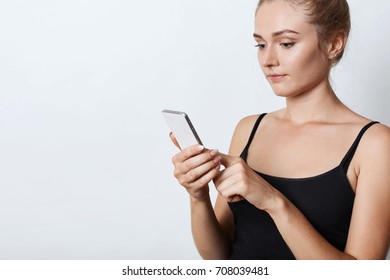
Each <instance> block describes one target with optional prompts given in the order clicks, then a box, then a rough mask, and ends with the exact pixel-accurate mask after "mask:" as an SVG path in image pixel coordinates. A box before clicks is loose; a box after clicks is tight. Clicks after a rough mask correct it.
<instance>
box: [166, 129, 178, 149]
mask: <svg viewBox="0 0 390 280" xmlns="http://www.w3.org/2000/svg"><path fill="white" fill-rule="evenodd" d="M169 137H170V138H171V140H172V142H173V144H175V146H176V147H178V148H179V149H180V150H181V148H180V145H179V142H177V140H176V137H175V136H174V135H173V133H172V132H170V133H169Z"/></svg>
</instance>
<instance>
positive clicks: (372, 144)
mask: <svg viewBox="0 0 390 280" xmlns="http://www.w3.org/2000/svg"><path fill="white" fill-rule="evenodd" d="M386 151H387V152H388V153H386ZM389 152H390V128H389V127H388V126H386V125H384V124H381V123H377V124H374V125H372V126H371V127H370V128H369V129H368V130H367V131H366V132H365V134H364V136H363V138H362V141H361V153H362V155H365V156H366V157H367V156H370V155H375V156H380V155H383V156H384V157H386V158H389V154H390V153H389Z"/></svg>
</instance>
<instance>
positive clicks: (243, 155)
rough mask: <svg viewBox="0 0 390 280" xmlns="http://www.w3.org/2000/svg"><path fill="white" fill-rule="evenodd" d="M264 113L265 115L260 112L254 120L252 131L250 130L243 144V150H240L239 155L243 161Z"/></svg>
mask: <svg viewBox="0 0 390 280" xmlns="http://www.w3.org/2000/svg"><path fill="white" fill-rule="evenodd" d="M265 115H267V113H263V114H261V115H260V116H259V117H258V118H257V120H256V122H255V124H254V126H253V129H252V132H251V134H250V136H249V139H248V142H247V143H246V146H245V148H244V150H243V151H242V152H241V155H240V157H241V158H242V159H243V160H244V161H246V159H247V157H248V150H249V146H250V145H251V143H252V140H253V138H254V137H255V134H256V131H257V128H258V127H259V124H260V122H261V120H262V119H263V118H264V116H265Z"/></svg>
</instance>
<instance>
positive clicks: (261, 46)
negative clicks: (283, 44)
mask: <svg viewBox="0 0 390 280" xmlns="http://www.w3.org/2000/svg"><path fill="white" fill-rule="evenodd" d="M255 48H259V49H260V50H263V49H265V44H257V45H255Z"/></svg>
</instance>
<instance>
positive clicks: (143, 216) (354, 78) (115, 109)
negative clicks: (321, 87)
mask: <svg viewBox="0 0 390 280" xmlns="http://www.w3.org/2000/svg"><path fill="white" fill-rule="evenodd" d="M349 2H350V7H351V13H352V20H353V25H352V34H351V38H350V45H349V47H348V50H347V52H346V57H345V58H344V60H343V61H342V63H341V64H340V65H339V66H338V67H337V68H336V69H335V71H334V72H333V75H332V76H333V77H332V80H333V84H334V87H335V90H336V92H337V93H338V96H339V97H340V99H341V100H343V101H344V102H345V103H346V104H347V105H348V106H350V107H351V108H352V109H353V110H355V111H357V112H359V113H360V114H362V115H364V116H367V117H369V118H372V119H375V120H379V121H381V122H382V123H385V124H387V125H390V114H389V113H388V111H387V108H388V106H389V104H390V97H389V92H390V81H389V70H388V65H389V56H388V46H389V44H390V42H389V41H390V36H389V31H388V26H390V18H389V16H388V15H389V14H390V4H389V3H388V2H387V1H379V0H375V1H370V3H369V4H367V1H364V0H353V1H349ZM256 4H257V0H246V1H244V0H241V1H232V0H214V1H207V0H197V1H193V0H165V1H160V0H148V1H141V0H138V1H136V0H95V1H92V0H91V1H87V0H77V1H76V0H67V1H48V0H41V1H38V0H0V259H199V256H198V254H197V252H196V249H195V247H194V245H193V242H192V237H191V233H190V224H189V201H188V195H187V193H186V192H185V191H184V190H183V189H182V188H181V187H180V186H179V185H178V183H177V182H176V181H175V179H174V178H173V176H172V171H173V168H172V164H171V157H172V155H173V154H175V153H176V152H177V150H176V148H175V147H174V146H173V145H172V144H171V143H170V140H169V138H168V132H169V130H168V128H167V126H166V125H165V123H164V122H163V120H162V118H161V115H160V112H161V110H162V109H175V110H183V111H186V112H187V113H188V114H189V115H190V117H191V119H192V121H193V123H194V125H195V126H196V127H197V130H198V132H199V134H200V136H201V138H202V140H203V142H204V143H205V145H206V146H207V147H210V148H218V149H219V150H220V151H222V152H227V149H228V145H229V141H230V137H231V134H232V132H233V129H234V126H235V125H236V123H237V122H238V121H239V120H240V119H241V118H242V117H243V116H245V115H250V114H256V113H261V112H270V111H273V110H275V109H278V108H280V107H282V106H284V100H283V99H279V98H277V97H275V96H274V95H273V93H272V92H271V90H270V88H269V86H268V85H267V83H266V81H265V80H264V79H263V78H262V75H261V73H260V70H259V67H258V65H257V60H256V49H255V48H254V47H253V46H254V42H253V39H252V33H253V21H254V11H255V7H256ZM212 191H213V196H215V191H214V190H212Z"/></svg>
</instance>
